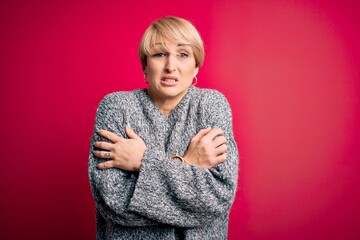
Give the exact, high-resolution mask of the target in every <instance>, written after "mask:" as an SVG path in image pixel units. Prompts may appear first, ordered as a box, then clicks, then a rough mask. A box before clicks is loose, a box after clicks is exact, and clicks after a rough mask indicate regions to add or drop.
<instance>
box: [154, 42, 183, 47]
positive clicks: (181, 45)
mask: <svg viewBox="0 0 360 240" xmlns="http://www.w3.org/2000/svg"><path fill="white" fill-rule="evenodd" d="M154 45H164V44H163V43H159V42H158V43H155V44H154ZM184 46H188V47H190V44H188V43H178V44H176V47H184Z"/></svg>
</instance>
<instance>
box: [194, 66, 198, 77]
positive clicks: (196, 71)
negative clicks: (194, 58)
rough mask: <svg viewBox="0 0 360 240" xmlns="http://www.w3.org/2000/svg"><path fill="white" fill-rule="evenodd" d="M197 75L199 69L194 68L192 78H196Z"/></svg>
mask: <svg viewBox="0 0 360 240" xmlns="http://www.w3.org/2000/svg"><path fill="white" fill-rule="evenodd" d="M198 73H199V67H196V68H195V70H194V77H196V75H197V74H198Z"/></svg>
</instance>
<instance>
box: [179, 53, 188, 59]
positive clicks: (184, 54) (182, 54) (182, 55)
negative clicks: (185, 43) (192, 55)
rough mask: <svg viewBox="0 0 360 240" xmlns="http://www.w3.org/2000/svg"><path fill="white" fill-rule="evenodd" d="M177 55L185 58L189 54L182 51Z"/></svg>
mask: <svg viewBox="0 0 360 240" xmlns="http://www.w3.org/2000/svg"><path fill="white" fill-rule="evenodd" d="M178 56H179V57H180V58H187V57H188V56H189V54H187V53H184V52H182V53H179V54H178Z"/></svg>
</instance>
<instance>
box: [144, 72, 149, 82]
mask: <svg viewBox="0 0 360 240" xmlns="http://www.w3.org/2000/svg"><path fill="white" fill-rule="evenodd" d="M144 83H149V81H146V75H145V74H144Z"/></svg>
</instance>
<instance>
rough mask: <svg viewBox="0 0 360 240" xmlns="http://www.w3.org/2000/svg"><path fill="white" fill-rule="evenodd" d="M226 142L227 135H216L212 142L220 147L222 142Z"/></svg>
mask: <svg viewBox="0 0 360 240" xmlns="http://www.w3.org/2000/svg"><path fill="white" fill-rule="evenodd" d="M225 143H226V137H225V136H216V137H215V138H214V140H213V143H212V144H213V145H214V146H215V147H218V146H220V145H222V144H225Z"/></svg>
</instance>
